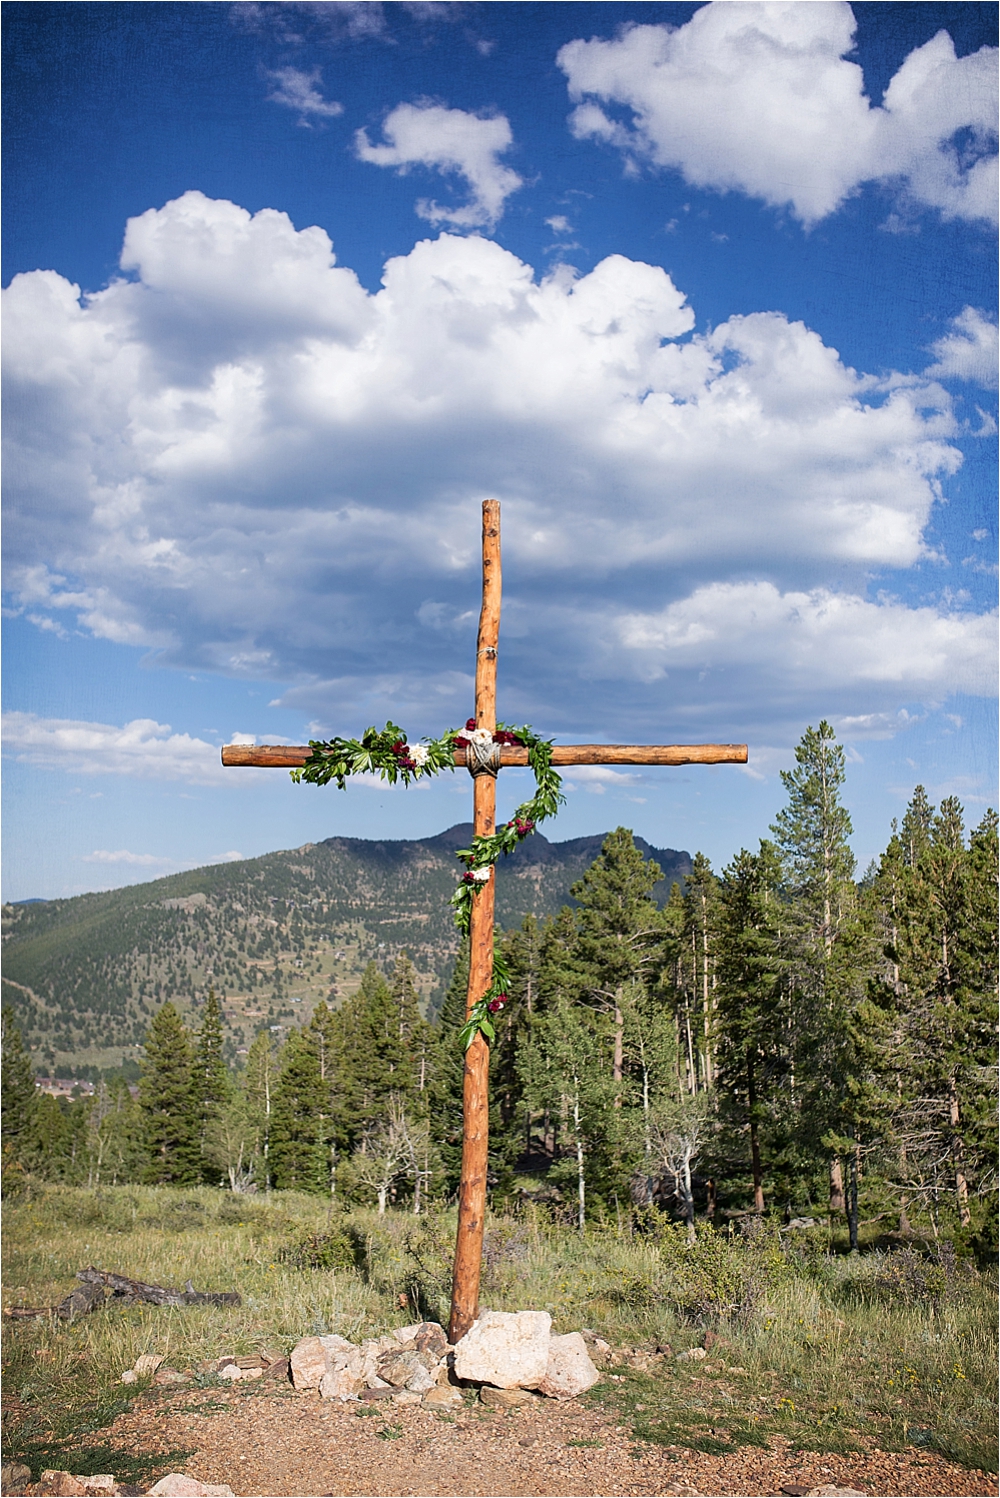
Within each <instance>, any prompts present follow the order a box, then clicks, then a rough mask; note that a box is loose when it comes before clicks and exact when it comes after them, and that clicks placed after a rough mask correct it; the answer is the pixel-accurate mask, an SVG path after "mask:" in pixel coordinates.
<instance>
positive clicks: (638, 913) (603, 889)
mask: <svg viewBox="0 0 1000 1498" xmlns="http://www.w3.org/2000/svg"><path fill="white" fill-rule="evenodd" d="M662 877H663V871H662V870H661V869H660V867H659V865H658V864H656V863H654V862H653V861H652V859H649V860H647V859H645V858H643V856H642V854H641V853H640V852H639V849H638V848H637V847H636V846H635V842H634V840H633V837H632V833H631V832H630V831H629V830H628V828H626V827H619V828H617V829H616V831H614V832H609V833H608V836H607V837H606V838H605V839H604V842H603V843H602V845H601V851H600V853H599V854H598V856H597V858H595V860H594V862H593V863H592V864H591V866H590V868H589V869H588V870H587V871H586V873H585V874H584V876H583V878H582V879H579V880H577V882H576V884H574V885H573V886H572V888H571V890H570V894H571V895H572V896H573V898H574V899H575V900H576V901H577V902H578V904H579V907H580V909H579V913H578V916H577V920H578V930H579V935H578V939H577V943H576V956H577V958H578V960H579V961H580V962H581V963H582V965H583V967H584V969H585V974H584V988H585V991H586V993H587V996H588V999H589V1001H590V1003H591V1004H593V1005H595V1006H596V1007H598V1008H599V1009H602V1010H604V1011H605V1012H606V1013H607V1014H608V1015H609V1017H610V1019H611V1021H612V1024H613V1031H612V1078H613V1080H614V1082H615V1083H616V1084H618V1085H619V1087H620V1086H621V1083H622V1081H623V1079H624V1066H625V1012H624V1007H623V1005H624V993H625V988H626V986H627V985H630V984H637V983H638V984H642V985H645V983H646V982H647V980H648V979H649V978H650V977H651V976H652V975H653V973H654V971H658V965H659V964H662V960H663V944H664V936H665V928H664V923H663V917H662V915H661V913H660V909H659V907H658V905H657V904H656V901H655V900H654V899H653V897H652V893H651V892H652V889H653V886H654V885H655V884H657V883H658V882H659V880H660V879H662Z"/></svg>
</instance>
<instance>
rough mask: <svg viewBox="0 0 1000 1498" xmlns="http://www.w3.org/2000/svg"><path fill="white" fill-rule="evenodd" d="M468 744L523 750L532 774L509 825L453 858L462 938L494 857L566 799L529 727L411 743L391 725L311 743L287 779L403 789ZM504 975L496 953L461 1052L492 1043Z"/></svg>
mask: <svg viewBox="0 0 1000 1498" xmlns="http://www.w3.org/2000/svg"><path fill="white" fill-rule="evenodd" d="M470 744H477V745H483V746H486V745H493V744H501V745H502V744H513V745H519V746H521V747H523V748H526V749H527V751H528V764H529V765H530V766H531V768H532V770H533V771H534V775H535V794H534V795H533V796H532V798H531V800H530V801H525V802H523V803H522V805H520V806H519V807H518V808H517V810H516V811H515V813H514V815H513V816H512V817H511V819H510V821H509V822H506V823H505V824H504V825H503V826H502V827H499V828H498V829H497V831H496V832H492V833H477V835H476V836H475V837H474V838H473V839H472V842H471V843H470V844H469V846H468V847H467V848H460V849H459V850H458V852H457V853H456V855H455V856H456V857H457V858H460V859H461V860H462V862H463V863H464V864H465V873H464V874H463V875H462V878H461V880H460V882H459V885H458V888H457V889H456V891H455V893H454V894H453V895H452V897H451V903H452V905H453V906H454V907H455V924H456V926H457V927H458V929H459V930H460V931H461V932H462V934H463V935H467V934H468V930H469V925H470V922H471V919H472V907H473V904H474V902H475V899H476V896H477V895H478V894H479V892H480V890H482V889H483V888H484V887H485V885H486V884H487V883H488V881H489V877H490V869H491V868H492V867H493V865H494V864H495V863H496V861H497V859H498V858H499V857H500V856H501V854H507V853H513V851H514V849H515V848H516V847H517V846H518V844H519V843H521V842H523V841H524V839H525V838H526V837H528V836H529V835H530V834H531V833H532V832H534V830H535V827H536V826H537V825H538V823H539V822H542V821H544V820H545V818H546V817H551V816H555V814H556V812H557V811H558V810H559V807H560V805H561V804H562V803H563V801H564V800H565V799H566V798H565V797H564V796H563V794H562V790H561V786H562V777H561V776H560V775H559V774H558V773H557V772H556V771H555V770H554V769H553V768H552V740H551V739H541V738H539V737H538V735H537V734H536V733H534V732H533V731H532V729H531V728H529V727H528V725H527V724H524V725H522V726H521V727H520V728H509V727H508V726H507V725H506V724H505V723H498V724H497V726H496V729H495V730H492V731H491V730H490V729H488V728H477V727H476V720H475V718H470V719H469V721H468V722H467V723H466V725H465V728H464V729H463V730H461V731H460V732H459V731H458V730H456V729H453V728H449V729H448V730H447V732H445V733H444V734H442V736H441V737H440V738H439V739H425V740H423V741H422V742H421V743H419V744H411V743H410V742H409V740H408V739H407V737H406V735H405V734H404V732H403V730H402V729H401V728H400V727H398V725H397V724H395V723H387V724H386V725H385V728H383V729H381V730H379V729H376V728H366V729H365V732H364V733H363V734H362V735H361V738H360V739H341V738H334V739H326V740H317V739H310V741H309V748H310V749H311V750H312V753H311V754H310V756H309V758H308V759H307V760H306V762H305V764H304V765H303V766H302V767H301V769H296V770H293V771H292V772H291V775H292V779H293V780H294V781H296V782H299V781H303V780H305V781H307V782H309V783H310V784H311V785H329V783H330V781H331V780H334V781H336V783H337V788H338V790H344V788H345V786H346V784H347V777H348V776H349V775H365V774H377V775H379V776H381V778H382V779H383V780H387V781H388V782H389V784H390V785H395V784H396V782H397V780H401V781H402V782H403V784H404V785H409V784H410V782H411V781H414V780H419V779H420V778H421V777H422V776H425V775H438V774H440V772H441V771H442V770H453V769H454V768H455V751H456V750H460V749H465V748H467V747H468V746H469V745H470ZM509 985H510V974H509V972H508V970H507V967H506V964H505V963H504V961H503V959H502V957H501V956H500V954H499V953H498V952H497V951H495V950H494V953H493V975H492V981H491V983H490V986H489V988H488V989H487V991H486V993H485V994H483V996H482V998H481V999H479V1000H477V1002H476V1003H475V1004H474V1005H473V1007H472V1009H471V1010H470V1012H469V1017H468V1019H467V1020H466V1022H465V1024H464V1025H463V1027H462V1030H461V1038H462V1040H463V1041H464V1043H465V1048H466V1050H468V1048H469V1046H470V1045H471V1044H472V1041H473V1039H474V1037H475V1036H476V1035H477V1034H482V1035H483V1036H484V1037H485V1039H486V1040H487V1041H492V1040H493V1039H494V1038H495V1034H496V1031H495V1027H494V1025H493V1021H492V1019H491V1016H493V1015H496V1014H499V1013H500V1011H501V1010H502V1009H503V1007H504V1005H505V1004H506V1002H507V989H508V987H509Z"/></svg>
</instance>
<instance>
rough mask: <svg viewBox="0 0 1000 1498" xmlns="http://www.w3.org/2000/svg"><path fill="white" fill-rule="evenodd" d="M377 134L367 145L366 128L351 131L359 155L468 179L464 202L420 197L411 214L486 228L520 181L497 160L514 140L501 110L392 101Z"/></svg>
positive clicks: (433, 221) (385, 163)
mask: <svg viewBox="0 0 1000 1498" xmlns="http://www.w3.org/2000/svg"><path fill="white" fill-rule="evenodd" d="M382 134H383V136H384V138H385V143H384V144H382V145H372V143H371V141H370V140H369V139H368V132H367V131H366V130H359V131H358V132H357V133H356V135H355V137H354V143H355V150H356V152H357V155H358V158H359V160H361V161H370V162H371V163H372V165H373V166H394V167H396V168H397V169H398V170H399V173H400V175H405V174H406V173H407V172H408V171H409V170H410V168H411V167H414V166H425V167H429V168H430V169H431V170H433V171H438V172H441V173H443V174H445V175H446V176H447V175H449V174H452V173H454V174H455V175H457V176H459V177H463V178H464V179H465V181H466V183H467V184H468V188H469V194H470V198H469V202H468V203H466V204H463V205H461V206H459V207H452V208H448V207H442V206H441V205H440V204H439V203H435V202H433V201H431V200H429V199H427V198H421V199H420V200H419V201H418V203H417V213H418V214H419V215H420V217H421V218H423V219H426V220H427V222H428V223H431V224H452V225H453V226H454V227H455V228H461V229H479V228H492V227H493V226H494V225H495V224H496V223H497V222H498V221H499V219H500V217H501V215H502V213H503V209H504V204H505V203H506V201H507V199H508V198H509V197H510V195H511V193H512V192H515V191H516V190H517V189H518V188H519V187H520V186H521V178H520V177H519V176H518V175H517V173H516V172H514V171H512V170H511V169H510V167H508V166H504V165H503V163H502V162H501V160H500V157H501V156H502V155H503V154H504V152H505V151H508V150H509V149H510V147H511V146H512V145H513V142H514V137H513V135H512V134H511V129H510V124H509V123H508V121H507V119H506V117H505V116H504V115H502V114H494V115H478V114H469V113H467V112H466V111H465V110H464V109H446V108H445V107H444V106H443V105H440V104H431V103H419V104H398V105H397V106H396V108H395V109H393V110H392V111H391V112H390V113H389V114H388V115H386V118H385V122H384V124H383V126H382Z"/></svg>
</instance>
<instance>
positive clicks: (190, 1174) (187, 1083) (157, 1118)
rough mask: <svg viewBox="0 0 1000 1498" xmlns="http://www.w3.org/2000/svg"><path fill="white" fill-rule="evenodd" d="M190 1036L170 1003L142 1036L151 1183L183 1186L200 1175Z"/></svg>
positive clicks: (142, 1090) (142, 1101) (141, 1098)
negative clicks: (143, 1041)
mask: <svg viewBox="0 0 1000 1498" xmlns="http://www.w3.org/2000/svg"><path fill="white" fill-rule="evenodd" d="M193 1066H194V1052H193V1050H192V1046H191V1041H190V1037H189V1036H188V1033H187V1031H186V1030H185V1028H184V1025H183V1024H182V1022H181V1018H180V1015H179V1014H178V1013H177V1010H176V1009H175V1008H174V1006H173V1004H169V1003H167V1004H164V1006H163V1008H162V1009H161V1010H160V1011H159V1012H158V1013H157V1014H156V1015H155V1016H154V1018H153V1020H152V1023H151V1024H150V1027H149V1032H148V1034H147V1036H146V1047H145V1059H144V1061H143V1067H142V1078H141V1080H140V1082H139V1107H140V1108H141V1109H142V1112H143V1115H144V1119H145V1133H146V1148H147V1152H148V1157H149V1158H148V1164H147V1166H146V1170H145V1172H144V1174H145V1179H146V1180H147V1182H149V1183H150V1184H154V1185H186V1184H187V1183H188V1182H192V1181H197V1180H199V1179H200V1177H201V1152H200V1149H199V1138H198V1135H199V1125H200V1102H199V1098H198V1094H197V1092H196V1091H195V1084H194V1078H193V1075H192V1072H193Z"/></svg>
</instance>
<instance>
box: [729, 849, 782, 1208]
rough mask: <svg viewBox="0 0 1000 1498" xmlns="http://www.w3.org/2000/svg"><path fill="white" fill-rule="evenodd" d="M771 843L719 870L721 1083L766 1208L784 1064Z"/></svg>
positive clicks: (759, 1201) (776, 877) (777, 873)
mask: <svg viewBox="0 0 1000 1498" xmlns="http://www.w3.org/2000/svg"><path fill="white" fill-rule="evenodd" d="M780 879H781V868H780V864H779V861H778V858H777V854H776V852H775V849H774V846H773V844H771V843H769V842H767V841H766V840H765V841H762V842H761V845H760V851H759V853H756V854H754V853H748V852H747V851H746V849H745V848H744V849H742V850H741V851H740V853H739V854H738V855H737V856H736V858H734V859H733V861H732V863H731V864H730V865H729V866H728V868H726V869H725V870H724V872H723V878H722V885H721V890H720V919H719V938H718V978H719V1029H720V1050H719V1074H718V1081H719V1088H720V1092H721V1097H722V1112H723V1116H724V1118H726V1119H727V1120H728V1121H729V1122H730V1123H732V1124H735V1125H736V1127H737V1130H738V1135H744V1136H745V1137H746V1140H747V1143H748V1146H749V1152H750V1161H749V1164H750V1172H749V1173H750V1178H751V1185H752V1190H753V1205H754V1211H756V1212H763V1211H764V1205H765V1202H764V1163H763V1160H764V1154H765V1152H768V1153H769V1152H770V1151H769V1147H770V1146H773V1144H774V1134H775V1132H776V1129H775V1115H776V1112H777V1109H778V1108H779V1106H780V1099H781V1096H782V1092H783V1084H784V1083H785V1080H786V1077H787V1074H788V1071H789V1068H790V1056H789V1050H788V1039H789V1037H788V1027H787V1016H786V1015H785V1014H784V1013H783V1007H784V1006H783V991H782V980H783V968H784V964H783V963H782V960H781V956H780V949H779V939H778V923H779V919H780V912H779V908H778V896H777V891H778V887H779V884H780Z"/></svg>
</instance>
